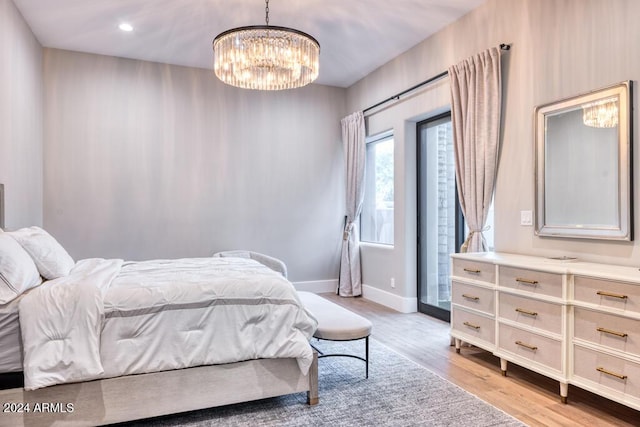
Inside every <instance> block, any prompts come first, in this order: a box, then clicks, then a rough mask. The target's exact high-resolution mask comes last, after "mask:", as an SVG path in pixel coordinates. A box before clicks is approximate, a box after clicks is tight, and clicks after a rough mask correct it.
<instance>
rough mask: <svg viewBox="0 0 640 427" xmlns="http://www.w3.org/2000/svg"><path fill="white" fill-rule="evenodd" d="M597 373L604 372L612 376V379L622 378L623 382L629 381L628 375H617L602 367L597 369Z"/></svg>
mask: <svg viewBox="0 0 640 427" xmlns="http://www.w3.org/2000/svg"><path fill="white" fill-rule="evenodd" d="M596 371H598V372H602V373H603V374H607V375H611V376H612V377H616V378H620V379H621V380H626V379H627V376H626V375H622V374H617V373H615V372H611V371H609V370H606V369H604V368H601V367H598V368H596Z"/></svg>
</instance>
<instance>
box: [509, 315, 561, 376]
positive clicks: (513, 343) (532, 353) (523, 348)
mask: <svg viewBox="0 0 640 427" xmlns="http://www.w3.org/2000/svg"><path fill="white" fill-rule="evenodd" d="M498 349H499V350H504V351H508V352H509V353H513V354H516V355H518V356H520V357H521V358H524V359H528V360H531V361H533V362H536V363H539V364H541V365H544V366H546V367H549V368H551V369H555V370H556V371H558V372H560V371H561V370H562V342H561V341H556V340H553V339H551V338H547V337H543V336H541V335H538V334H535V333H533V332H529V331H523V330H522V329H518V328H514V327H512V326H509V325H505V324H502V323H501V324H500V326H499V332H498ZM516 363H518V364H520V362H516ZM522 366H524V367H525V368H526V367H527V366H526V365H525V364H524V363H523V364H522Z"/></svg>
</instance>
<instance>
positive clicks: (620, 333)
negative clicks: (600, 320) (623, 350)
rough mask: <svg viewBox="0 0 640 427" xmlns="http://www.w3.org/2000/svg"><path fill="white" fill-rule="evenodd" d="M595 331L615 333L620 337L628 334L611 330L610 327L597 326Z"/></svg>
mask: <svg viewBox="0 0 640 427" xmlns="http://www.w3.org/2000/svg"><path fill="white" fill-rule="evenodd" d="M596 331H598V332H604V333H605V334H610V335H615V336H617V337H620V338H626V337H627V336H628V334H627V333H625V332H616V331H612V330H611V329H605V328H597V329H596Z"/></svg>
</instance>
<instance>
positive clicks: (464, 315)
mask: <svg viewBox="0 0 640 427" xmlns="http://www.w3.org/2000/svg"><path fill="white" fill-rule="evenodd" d="M451 329H452V330H454V331H458V332H461V333H463V334H466V335H469V336H473V337H475V338H477V339H479V340H482V341H485V342H487V343H489V344H491V345H492V346H493V345H494V344H495V342H496V321H495V319H493V318H488V317H485V316H482V315H479V314H475V313H471V312H468V311H466V310H463V309H461V308H459V307H453V308H452V310H451Z"/></svg>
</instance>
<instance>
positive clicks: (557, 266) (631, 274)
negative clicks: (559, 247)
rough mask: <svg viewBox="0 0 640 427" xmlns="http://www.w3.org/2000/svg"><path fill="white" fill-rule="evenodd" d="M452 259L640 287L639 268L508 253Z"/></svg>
mask: <svg viewBox="0 0 640 427" xmlns="http://www.w3.org/2000/svg"><path fill="white" fill-rule="evenodd" d="M451 257H452V258H455V259H461V260H468V261H476V262H485V263H490V264H495V265H502V266H508V267H517V268H525V269H530V270H538V271H544V272H548V273H556V274H573V275H578V276H589V277H598V278H603V279H609V280H618V281H624V282H631V283H636V284H638V285H640V269H639V268H638V267H629V266H620V265H613V264H600V263H594V262H584V261H577V260H575V259H566V258H545V257H539V256H531V255H521V254H511V253H506V252H471V253H462V254H451Z"/></svg>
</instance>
